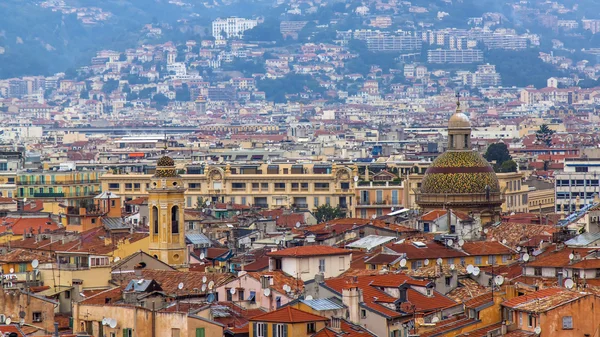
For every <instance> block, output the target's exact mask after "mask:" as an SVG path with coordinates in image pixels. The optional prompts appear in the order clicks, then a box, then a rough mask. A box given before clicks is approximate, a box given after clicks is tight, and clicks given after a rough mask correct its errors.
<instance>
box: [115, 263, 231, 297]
mask: <svg viewBox="0 0 600 337" xmlns="http://www.w3.org/2000/svg"><path fill="white" fill-rule="evenodd" d="M204 276H206V277H207V278H208V280H209V281H214V282H215V288H217V287H219V286H221V285H222V284H224V283H227V282H229V281H230V280H232V279H233V278H234V276H233V275H231V274H215V273H203V272H197V271H188V272H182V271H174V270H152V269H143V270H142V275H141V276H137V275H136V274H135V273H122V274H116V275H115V276H113V280H114V281H115V282H117V283H118V284H120V285H122V286H125V285H127V283H129V281H131V280H134V279H136V280H137V279H141V278H143V279H145V280H154V281H156V282H158V283H159V284H160V286H161V288H162V289H163V291H164V292H165V293H166V294H168V295H172V294H178V293H194V292H195V291H196V290H195V289H201V288H202V284H203V282H202V278H203V277H204ZM179 283H183V284H184V288H183V289H182V290H179V289H178V288H177V286H178V285H179Z"/></svg>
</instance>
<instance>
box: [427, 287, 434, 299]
mask: <svg viewBox="0 0 600 337" xmlns="http://www.w3.org/2000/svg"><path fill="white" fill-rule="evenodd" d="M425 294H426V295H427V296H429V297H431V296H433V289H431V288H427V289H426V290H425Z"/></svg>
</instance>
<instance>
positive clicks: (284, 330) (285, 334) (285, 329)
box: [283, 324, 288, 337]
mask: <svg viewBox="0 0 600 337" xmlns="http://www.w3.org/2000/svg"><path fill="white" fill-rule="evenodd" d="M287 326H288V325H287V324H284V325H283V337H288V334H287Z"/></svg>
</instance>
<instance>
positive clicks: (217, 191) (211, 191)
mask: <svg viewBox="0 0 600 337" xmlns="http://www.w3.org/2000/svg"><path fill="white" fill-rule="evenodd" d="M222 193H223V190H222V189H220V188H210V189H208V194H222Z"/></svg>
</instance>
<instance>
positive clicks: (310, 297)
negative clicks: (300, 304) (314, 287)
mask: <svg viewBox="0 0 600 337" xmlns="http://www.w3.org/2000/svg"><path fill="white" fill-rule="evenodd" d="M304 299H305V300H307V301H310V300H312V299H313V297H312V295H308V296H306V297H305V298H304Z"/></svg>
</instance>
